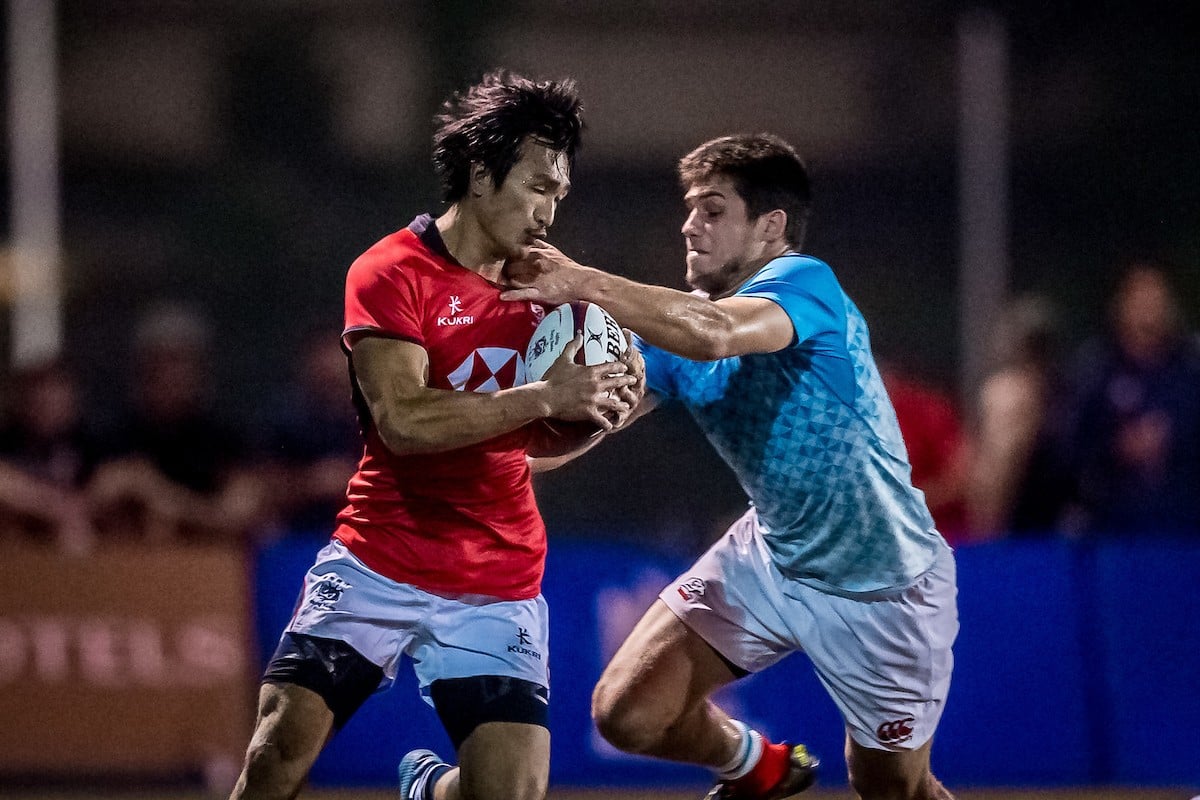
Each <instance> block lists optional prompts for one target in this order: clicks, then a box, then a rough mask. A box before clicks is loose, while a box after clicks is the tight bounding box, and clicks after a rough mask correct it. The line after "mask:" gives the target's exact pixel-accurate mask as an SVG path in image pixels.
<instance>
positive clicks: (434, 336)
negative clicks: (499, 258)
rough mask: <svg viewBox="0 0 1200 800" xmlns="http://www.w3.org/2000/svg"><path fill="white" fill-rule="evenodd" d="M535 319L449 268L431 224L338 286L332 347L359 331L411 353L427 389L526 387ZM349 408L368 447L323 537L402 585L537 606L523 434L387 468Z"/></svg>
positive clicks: (373, 255)
mask: <svg viewBox="0 0 1200 800" xmlns="http://www.w3.org/2000/svg"><path fill="white" fill-rule="evenodd" d="M537 320H538V316H537V315H536V314H535V310H534V307H533V306H532V305H531V304H530V303H510V302H504V301H502V300H500V288H499V287H498V286H497V285H496V284H494V283H492V282H490V281H488V280H486V279H484V278H482V277H480V276H479V275H478V274H476V273H474V272H471V271H470V270H468V269H466V268H465V267H463V266H462V265H460V264H459V263H458V262H456V261H455V260H454V258H453V257H452V256H451V255H450V253H449V251H448V250H446V246H445V244H444V243H443V242H442V239H441V236H440V234H439V233H438V230H437V226H436V225H435V224H434V222H433V219H432V218H431V217H430V216H429V215H422V216H420V217H417V218H416V219H415V220H413V222H412V223H411V224H410V225H409V226H408V227H407V228H405V229H404V230H401V231H398V232H396V233H394V234H392V235H390V236H387V237H385V238H384V239H382V240H380V241H379V242H377V243H376V244H375V245H374V246H373V247H371V248H370V249H369V250H367V251H366V252H365V253H363V254H362V255H361V256H359V258H358V259H357V260H356V261H355V262H354V264H353V265H351V267H350V271H349V273H348V275H347V277H346V328H345V331H344V332H343V341H346V340H347V339H348V338H350V337H349V334H352V333H354V332H361V331H368V332H370V333H371V334H373V335H379V336H390V337H395V338H398V339H404V340H406V341H410V342H414V343H416V344H419V345H421V346H422V347H424V348H425V350H426V352H427V353H428V354H429V386H431V387H433V388H437V389H446V390H453V391H469V392H470V391H474V392H489V391H496V390H498V389H507V388H510V387H513V386H519V385H520V384H522V383H524V381H525V360H524V353H525V347H526V346H527V345H528V343H529V339H530V336H531V335H532V334H533V329H534V328H535V327H536V325H537ZM347 346H351V345H350V343H349V342H347ZM357 392H358V390H357V386H356V387H355V393H356V395H357ZM356 399H357V400H359V402H358V406H359V409H360V411H359V413H360V416H361V417H362V427H363V434H364V438H365V440H366V447H365V450H364V454H363V458H362V461H361V462H360V463H359V466H358V471H357V472H356V473H355V474H354V476H353V477H352V478H351V479H350V484H349V487H348V489H347V505H346V507H345V509H343V510H342V512H341V513H340V514H339V515H338V518H337V522H338V525H337V528H336V529H335V531H334V534H333V536H334V538H335V539H338V540H339V541H341V542H343V543H344V544H345V545H346V546H347V547H348V548H349V549H350V551H351V552H353V553H354V555H356V556H357V557H358V558H359V559H361V560H362V561H363V562H364V563H365V564H366V565H367V566H369V567H371V569H373V570H375V571H376V572H378V573H379V574H381V575H384V576H386V577H388V578H391V579H392V580H396V581H399V582H401V583H409V584H412V585H414V586H419V587H421V588H423V589H426V590H430V591H434V592H439V593H451V594H457V593H476V594H487V595H493V596H496V597H500V598H503V599H507V600H516V599H525V598H529V597H534V596H535V595H537V593H538V592H539V591H540V587H541V580H542V571H543V568H544V565H545V557H546V527H545V524H544V523H543V522H542V518H541V515H540V514H539V513H538V509H537V505H536V503H535V502H534V497H533V487H532V484H531V482H530V473H529V467H528V466H527V464H526V461H525V449H526V445H527V443H528V440H529V433H528V429H527V428H522V429H519V430H516V431H513V432H511V433H507V434H503V435H501V436H497V437H495V438H493V439H489V440H488V441H485V442H480V443H478V444H474V445H470V446H467V447H462V448H459V449H457V450H450V451H446V452H442V453H425V454H417V455H396V454H395V453H392V452H391V451H390V450H388V449H387V447H386V446H385V445H384V444H383V441H382V440H381V439H380V437H379V433H378V431H377V430H376V429H375V426H374V424H373V423H372V422H371V420H370V417H369V415H368V414H367V413H366V406H365V403H363V402H361V397H356Z"/></svg>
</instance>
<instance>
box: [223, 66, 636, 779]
mask: <svg viewBox="0 0 1200 800" xmlns="http://www.w3.org/2000/svg"><path fill="white" fill-rule="evenodd" d="M436 122H437V130H436V132H435V134H434V158H433V160H434V166H435V168H436V170H437V172H438V174H439V176H440V178H441V180H442V184H443V199H444V200H445V201H446V202H447V203H448V204H449V207H448V209H447V210H446V211H445V213H443V214H442V215H441V216H439V217H437V218H436V219H435V218H433V217H431V216H429V215H422V216H419V217H417V218H416V219H415V220H413V221H412V223H410V224H409V225H408V227H406V228H404V229H403V230H401V231H398V232H396V233H393V234H391V235H389V236H387V237H385V238H383V239H382V240H380V241H379V242H377V243H376V244H375V245H373V246H372V247H371V248H370V249H368V250H367V251H366V252H365V253H363V254H362V255H361V256H360V257H359V258H358V259H357V260H356V261H355V262H354V264H353V265H352V266H351V267H350V271H349V274H348V275H347V279H346V297H345V310H346V319H345V326H346V327H345V330H344V331H343V334H342V340H343V344H344V348H345V350H346V352H347V353H348V355H349V359H350V373H351V384H352V388H353V392H354V397H355V401H356V404H357V407H358V410H359V416H360V418H361V423H362V430H363V435H364V438H365V440H366V446H365V451H364V454H363V458H362V461H361V462H360V463H359V468H358V471H357V472H356V473H355V474H354V476H353V477H352V478H351V479H350V483H349V487H348V490H347V504H346V507H345V509H344V510H343V511H342V512H341V513H340V514H339V515H338V517H337V522H336V527H335V529H334V532H333V538H332V541H331V542H330V543H329V545H328V546H326V547H325V548H324V549H323V550H322V551H321V552H320V553H319V554H318V556H317V559H316V563H315V564H314V565H313V567H312V568H311V569H310V570H309V572H308V574H307V575H306V576H305V587H304V592H303V594H302V595H301V597H300V599H299V602H298V604H297V607H296V611H295V613H294V614H293V617H292V619H291V621H290V622H289V624H288V626H287V628H286V630H285V631H284V633H283V636H282V637H281V640H280V644H279V647H278V649H277V650H276V651H275V654H274V656H273V658H272V660H271V662H270V664H269V665H268V667H267V670H266V673H265V675H264V677H263V683H262V687H261V690H260V694H259V706H258V722H257V726H256V729H255V732H254V735H253V738H252V739H251V742H250V746H249V748H248V752H247V755H246V761H245V766H244V768H243V771H242V774H241V776H240V778H239V780H238V783H237V786H236V787H235V789H234V792H233V796H234V797H235V798H288V797H294V796H295V795H296V794H297V793H298V792H299V790H300V787H301V785H302V784H303V782H304V780H305V778H306V776H307V774H308V772H309V769H310V768H311V766H312V764H313V762H314V761H315V760H316V758H317V755H318V754H319V753H320V751H321V749H322V747H323V746H324V744H325V742H326V741H327V740H328V738H329V736H330V735H331V734H332V733H333V732H334V731H335V730H337V729H338V728H340V727H341V726H342V725H343V724H344V723H345V722H346V721H347V720H348V719H349V718H350V716H351V715H352V714H353V713H354V712H355V711H356V710H357V709H358V707H359V706H360V705H361V704H362V703H363V702H364V701H365V700H366V699H367V697H369V696H370V695H371V694H372V693H374V692H375V691H376V690H377V689H379V688H381V687H384V686H387V685H388V684H390V683H391V681H392V680H393V679H394V677H395V675H396V670H397V667H398V665H399V663H400V660H401V656H403V655H408V656H409V657H410V658H411V659H412V660H413V663H414V667H415V670H416V673H417V677H418V679H419V682H420V686H421V692H422V695H423V696H424V697H425V699H426V700H427V701H428V702H430V703H431V704H432V705H433V706H434V708H436V709H437V712H438V715H439V717H440V719H441V721H442V724H443V725H444V726H445V728H446V731H447V733H448V734H449V736H450V739H451V740H452V741H453V743H454V746H455V748H456V750H457V756H458V766H451V765H450V764H448V763H446V762H444V761H442V760H441V759H440V758H438V757H437V756H436V755H435V754H433V753H432V752H430V751H428V750H414V751H413V752H411V753H409V754H408V755H407V756H405V758H404V760H403V761H402V762H401V764H400V788H401V794H402V796H403V797H404V798H406V800H407V799H409V798H412V799H413V800H418V799H419V800H457V798H480V799H482V798H494V799H495V800H537V798H542V797H544V796H545V794H546V788H547V783H548V780H549V759H550V734H549V731H548V729H547V727H546V725H547V709H548V695H549V691H548V686H549V680H548V672H547V652H546V646H547V627H548V619H547V612H546V603H545V600H544V599H543V598H542V596H541V593H540V585H541V578H542V570H543V566H544V562H545V553H546V530H545V526H544V524H543V522H542V519H541V516H540V515H539V513H538V510H537V506H536V504H535V502H534V496H533V489H532V486H531V483H530V467H529V464H528V461H527V456H532V457H537V456H544V455H557V454H559V453H560V452H561V451H562V449H563V448H564V447H571V446H575V445H577V444H583V445H584V446H586V443H583V442H566V443H564V442H563V441H562V440H561V439H559V438H552V437H551V435H550V434H549V432H548V431H549V428H548V427H546V426H544V425H541V424H540V420H542V419H545V418H551V417H553V418H558V419H567V420H579V421H591V422H593V423H595V424H596V425H599V426H600V427H601V428H602V429H604V430H611V429H612V428H613V427H614V425H616V424H619V423H620V422H622V421H623V420H624V419H625V418H626V417H627V415H628V414H629V412H630V410H631V408H632V407H633V406H634V405H636V403H637V401H638V400H639V399H640V396H641V392H642V386H641V380H640V373H641V363H640V360H638V359H637V357H636V356H635V355H632V353H633V351H632V349H631V350H630V353H631V355H630V356H628V357H627V358H628V359H629V360H627V361H626V362H623V363H618V364H617V365H616V366H615V368H614V365H612V364H607V365H600V366H595V367H584V366H579V365H576V364H574V363H573V361H572V357H573V355H574V353H575V351H576V350H578V347H579V345H580V342H579V341H578V340H577V341H576V342H574V343H572V345H571V346H569V347H568V348H567V350H566V352H565V353H564V355H563V357H562V358H560V359H559V361H558V362H556V363H555V365H554V366H553V367H551V369H550V370H549V371H548V372H547V373H546V375H545V377H544V378H543V379H542V380H540V381H536V382H532V383H527V382H526V381H525V365H524V360H523V354H524V352H525V347H526V345H527V343H528V342H529V338H530V336H531V334H532V333H533V330H534V328H535V326H536V324H537V321H538V320H539V319H540V316H541V312H542V309H541V308H540V307H538V306H534V305H532V304H530V303H507V302H502V301H501V300H500V297H499V295H500V291H501V287H500V285H499V281H500V276H501V270H502V269H503V267H504V264H505V262H506V261H507V260H508V259H511V258H518V257H520V256H522V255H523V254H524V253H525V252H526V250H527V248H528V247H529V245H531V244H532V243H533V242H534V241H536V240H537V239H539V238H541V237H543V236H545V234H546V231H547V229H548V228H549V227H550V225H551V223H553V221H554V215H555V212H556V210H557V207H558V204H559V202H561V201H562V199H563V198H564V197H565V196H566V194H567V190H568V189H569V187H570V171H571V166H572V164H573V161H574V156H575V151H576V148H577V147H578V144H579V139H580V132H581V128H582V123H581V117H580V102H579V98H578V96H577V94H576V92H575V87H574V84H573V83H572V82H571V81H561V82H555V81H547V82H540V83H535V82H533V81H530V80H527V79H525V78H522V77H520V76H516V75H511V74H508V73H504V72H496V73H492V74H490V75H487V76H485V77H484V79H483V80H482V81H481V82H480V83H478V84H476V85H474V86H472V87H470V88H469V89H467V90H466V91H464V92H462V93H460V94H457V95H455V96H454V97H452V98H451V99H450V100H448V101H447V102H446V103H445V104H444V106H443V108H442V112H441V113H440V114H439V115H438V117H437V119H436Z"/></svg>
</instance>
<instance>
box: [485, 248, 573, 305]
mask: <svg viewBox="0 0 1200 800" xmlns="http://www.w3.org/2000/svg"><path fill="white" fill-rule="evenodd" d="M587 271H588V268H587V267H584V266H582V265H580V264H579V263H577V262H576V261H574V260H572V259H571V258H569V257H568V256H566V255H563V253H562V251H561V250H559V249H558V248H557V247H555V246H554V245H552V244H550V243H548V242H544V241H542V240H541V239H538V240H537V241H535V242H534V243H533V244H532V245H530V246H529V249H528V250H527V251H526V253H525V255H524V256H522V257H521V258H519V259H517V260H514V261H509V262H508V263H507V264H505V265H504V274H503V277H504V281H505V283H506V284H507V285H508V286H509V287H510V288H509V289H508V290H506V291H504V292H501V293H500V299H501V300H532V301H533V302H535V303H540V304H542V305H547V306H557V305H560V304H562V303H571V302H574V301H576V300H582V299H583V297H582V291H581V290H582V281H583V280H584V278H585V275H586V272H587Z"/></svg>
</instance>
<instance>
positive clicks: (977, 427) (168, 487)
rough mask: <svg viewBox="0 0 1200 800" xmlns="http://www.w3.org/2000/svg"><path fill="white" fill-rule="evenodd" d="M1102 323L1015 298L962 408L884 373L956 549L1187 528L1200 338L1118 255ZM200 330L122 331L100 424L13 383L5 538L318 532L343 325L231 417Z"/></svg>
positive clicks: (345, 468)
mask: <svg viewBox="0 0 1200 800" xmlns="http://www.w3.org/2000/svg"><path fill="white" fill-rule="evenodd" d="M1109 320H1110V324H1109V326H1108V329H1107V330H1106V332H1105V333H1104V334H1103V335H1102V336H1099V337H1097V338H1095V339H1094V340H1091V341H1086V342H1085V343H1083V345H1082V346H1080V347H1079V348H1078V351H1077V352H1074V353H1064V352H1063V347H1062V341H1061V332H1060V331H1058V330H1057V325H1058V319H1057V316H1056V314H1055V310H1054V308H1053V307H1052V305H1051V303H1050V302H1049V301H1047V300H1046V299H1045V298H1042V297H1037V296H1024V297H1017V298H1014V299H1013V300H1012V302H1011V303H1010V304H1009V305H1008V307H1007V308H1006V310H1005V312H1004V314H1003V316H1002V319H1001V321H1000V324H999V325H998V326H997V327H996V328H995V330H994V331H993V332H992V339H991V346H992V363H991V368H990V371H989V372H988V374H987V376H986V378H985V379H984V380H983V382H982V384H981V385H980V386H978V387H977V389H976V391H975V392H974V393H973V394H972V396H971V397H970V398H969V400H968V402H967V403H960V402H958V401H957V400H956V399H955V397H954V395H953V393H952V392H950V391H947V390H945V389H944V388H939V387H937V386H935V385H932V384H929V383H927V382H924V381H921V380H917V379H913V378H911V377H909V376H908V375H906V374H905V372H904V371H903V370H902V369H899V368H897V367H896V366H895V364H893V363H890V362H886V363H885V364H884V365H883V370H884V377H885V382H886V384H887V386H888V390H889V393H890V394H891V397H892V400H893V403H894V404H895V407H896V413H897V416H898V418H899V421H900V426H901V429H902V431H903V433H904V436H905V440H906V444H907V447H908V451H909V457H910V459H911V462H912V466H913V480H914V482H915V484H916V485H917V486H918V487H919V488H921V489H922V490H924V491H925V493H926V497H927V499H928V501H929V505H930V507H931V510H932V512H933V514H934V516H935V518H936V521H937V523H938V526H939V528H940V529H941V530H942V532H943V533H944V534H945V535H946V536H947V538H948V539H949V540H950V541H951V542H952V543H954V544H956V545H966V544H970V543H972V542H977V541H988V540H992V539H995V538H997V537H1009V536H1011V537H1026V536H1069V537H1094V536H1159V535H1187V536H1192V537H1200V492H1198V491H1197V490H1196V489H1197V487H1200V338H1197V337H1196V336H1195V335H1194V334H1193V333H1192V332H1191V331H1190V330H1189V328H1188V327H1187V325H1186V324H1185V320H1184V318H1183V316H1182V314H1181V309H1180V308H1179V304H1178V302H1177V298H1176V296H1175V294H1174V292H1173V289H1172V285H1171V276H1170V273H1169V272H1167V271H1166V270H1164V269H1163V268H1162V267H1160V266H1158V265H1155V264H1150V263H1136V264H1132V265H1130V266H1129V268H1128V270H1127V271H1126V272H1125V273H1124V274H1123V276H1122V278H1121V280H1120V282H1119V284H1118V286H1117V288H1116V291H1115V294H1114V295H1113V297H1112V298H1111V300H1110V307H1109ZM210 326H211V322H210V321H209V320H207V319H206V318H205V317H204V316H203V315H201V314H200V313H198V312H197V311H195V310H194V309H191V308H189V307H187V306H185V305H162V306H156V307H154V308H152V309H150V310H149V311H148V313H146V314H145V315H144V316H143V317H142V318H141V319H140V320H139V322H138V324H137V327H136V329H135V331H134V332H133V342H132V351H131V354H130V355H131V358H132V359H133V369H132V371H131V373H130V375H131V381H130V383H129V385H128V386H126V387H125V389H124V395H123V396H124V402H123V403H122V405H121V408H120V412H119V414H117V415H116V417H115V418H114V419H112V420H108V421H104V424H101V421H100V420H96V419H94V418H93V417H92V416H91V415H89V413H88V407H87V405H86V403H85V402H84V401H83V398H82V396H81V393H80V388H79V380H78V378H77V376H76V375H75V373H74V372H73V370H72V368H71V366H70V364H69V363H67V362H65V361H61V360H55V361H52V362H49V363H43V364H38V365H35V366H32V367H29V368H26V369H23V370H21V371H20V372H19V373H18V374H16V375H15V376H14V387H13V391H12V392H11V394H10V397H9V403H8V408H7V409H6V410H5V411H6V413H5V415H4V424H3V427H2V429H0V539H8V540H22V541H26V542H33V543H44V544H46V545H48V546H52V547H57V548H61V549H62V550H64V551H66V552H71V553H80V554H83V553H87V552H89V551H91V550H92V549H93V548H95V547H97V546H102V545H103V544H104V543H107V542H114V541H130V540H133V541H139V542H145V543H152V544H169V543H174V542H193V543H195V542H209V543H221V544H245V545H258V544H262V543H264V542H267V541H270V540H272V539H274V538H278V537H280V536H305V537H314V541H315V540H316V539H319V538H320V537H322V536H324V535H326V534H327V533H328V531H329V530H331V528H332V521H333V518H334V515H335V514H336V513H337V512H338V510H340V508H341V505H342V503H343V500H344V497H345V489H346V480H347V479H348V477H349V476H350V474H351V473H352V472H353V469H354V466H355V463H356V461H357V458H358V456H359V455H360V452H361V439H360V434H359V430H358V423H357V420H356V417H355V413H354V409H353V406H352V403H351V399H350V397H351V395H350V384H349V379H348V376H347V370H346V364H345V357H344V355H343V354H342V352H341V351H340V348H339V346H338V338H337V331H336V329H334V330H313V331H308V332H305V333H303V335H302V336H300V338H299V340H298V343H299V347H298V348H297V352H296V358H295V362H294V363H293V364H292V370H291V372H292V379H291V381H290V383H289V384H288V385H287V386H286V387H285V390H284V391H282V392H280V393H279V396H278V397H275V398H271V399H270V401H269V402H266V403H264V406H263V407H262V409H261V412H262V413H261V416H260V419H259V420H258V424H255V425H253V426H252V427H251V428H250V429H239V428H238V427H237V426H235V425H233V424H231V423H230V421H229V420H228V419H225V418H223V416H222V409H221V404H220V402H219V398H218V397H215V396H214V393H213V391H212V388H213V387H214V385H215V382H214V380H213V375H212V373H211V363H212V359H213V357H214V353H213V352H212V344H211V335H212V334H211V330H210ZM627 435H629V436H636V435H637V434H636V433H631V434H627ZM628 478H629V479H631V480H633V479H636V476H628ZM704 490H705V488H704V486H703V485H701V484H697V485H694V486H693V487H691V489H690V491H694V492H697V493H698V494H700V493H703V492H704ZM698 507H699V504H698ZM703 513H704V511H700V514H699V515H698V516H697V517H696V518H693V519H680V520H677V524H678V526H679V527H680V528H684V529H687V530H689V531H691V533H692V540H691V541H685V542H679V541H674V542H669V544H674V545H684V546H686V547H688V548H693V549H694V548H698V547H701V546H703V545H704V544H706V542H704V541H703V537H704V536H706V535H708V534H710V533H713V521H712V520H709V519H705V518H704V517H703ZM635 532H636V533H638V534H639V535H648V536H649V537H650V538H651V540H652V538H653V536H654V531H646V530H638V531H635ZM558 533H560V534H561V533H567V531H561V530H560V531H558ZM668 533H669V532H668ZM685 538H686V537H685Z"/></svg>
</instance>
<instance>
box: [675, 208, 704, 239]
mask: <svg viewBox="0 0 1200 800" xmlns="http://www.w3.org/2000/svg"><path fill="white" fill-rule="evenodd" d="M698 214H699V211H698V210H697V209H692V210H691V211H690V212H688V215H687V218H686V219H684V221H683V227H682V228H680V229H679V232H680V233H682V234H683V235H684V236H695V235H696V234H698V233H699V232H700V228H699V227H698V226H697V225H696V219H697V217H698Z"/></svg>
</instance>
